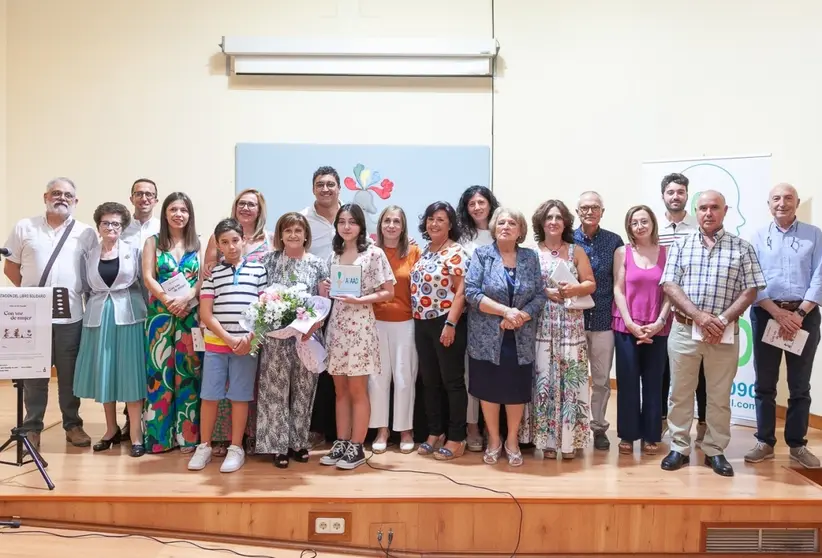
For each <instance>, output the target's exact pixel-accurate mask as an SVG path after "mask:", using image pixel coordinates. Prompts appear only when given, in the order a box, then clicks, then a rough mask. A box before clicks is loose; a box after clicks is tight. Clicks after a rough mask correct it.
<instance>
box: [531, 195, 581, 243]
mask: <svg viewBox="0 0 822 558" xmlns="http://www.w3.org/2000/svg"><path fill="white" fill-rule="evenodd" d="M555 207H556V208H557V209H559V213H560V215H562V222H563V224H564V225H565V227H564V228H563V229H562V241H563V242H565V243H566V244H573V243H574V216H573V215H571V212H570V211H568V206H566V205H565V204H564V203H562V202H561V201H560V200H548V201H546V202H542V203H541V204H540V206H539V207H538V208H537V210H536V211H534V216H533V217H531V224H532V225H534V239H535V240H536V241H537V242H545V220H546V219H547V218H548V212H549V211H551V210H552V209H553V208H555Z"/></svg>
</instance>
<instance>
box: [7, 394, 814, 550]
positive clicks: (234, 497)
mask: <svg viewBox="0 0 822 558" xmlns="http://www.w3.org/2000/svg"><path fill="white" fill-rule="evenodd" d="M615 395H616V394H614V396H615ZM13 397H14V392H13V390H12V389H11V386H10V385H7V384H3V385H0V433H2V434H4V436H3V439H5V433H6V432H8V429H9V428H10V427H11V426H12V423H13V420H14V414H13V413H14V407H13V405H14V399H13ZM50 401H51V405H50V406H49V411H48V413H47V421H46V423H47V425H50V427H49V428H48V429H47V430H46V431H45V432H44V433H43V437H42V448H41V450H42V453H43V456H44V458H45V459H46V460H47V461H48V463H49V467H48V472H49V474H50V475H51V478H52V480H53V482H54V484H55V485H56V489H55V490H54V491H48V490H47V489H46V487H45V484H44V483H43V480H42V478H41V477H40V475H39V473H38V472H37V470H36V469H35V468H34V466H33V465H27V466H25V467H23V468H21V469H17V468H15V467H11V466H0V517H6V516H11V515H16V516H20V517H22V518H24V520H25V519H31V520H40V521H46V522H55V524H60V525H62V526H66V525H68V526H71V525H76V526H81V527H82V528H86V529H91V528H103V527H112V528H121V529H126V530H129V529H130V530H133V531H138V532H163V533H177V534H188V535H190V536H194V535H195V534H199V535H208V536H216V537H223V536H224V537H234V538H235V539H237V538H238V539H237V540H247V541H254V540H267V541H271V540H279V541H285V542H290V543H298V544H300V543H305V544H306V546H309V545H316V544H320V545H331V546H334V547H339V548H350V549H352V550H353V549H375V548H379V547H378V544H377V540H376V536H377V532H378V531H379V530H382V531H383V532H384V533H387V532H388V530H389V529H391V530H392V531H393V533H394V538H393V544H392V547H391V548H392V552H394V551H396V552H401V551H407V552H412V553H420V554H431V553H451V554H456V553H467V554H471V555H476V554H477V553H480V552H484V553H497V554H500V555H510V554H511V553H512V552H513V550H514V548H515V547H516V546H517V539H518V538H519V546H518V552H517V554H518V555H527V554H533V555H549V554H563V553H589V554H606V553H643V552H645V553H648V552H653V553H683V552H684V553H698V552H701V551H703V550H704V529H705V528H706V527H708V526H722V525H727V526H745V525H754V524H755V525H758V526H761V525H771V526H785V525H789V524H790V525H793V524H802V525H803V526H808V525H817V524H822V488H820V486H819V485H818V484H816V483H815V482H813V481H812V480H810V479H809V478H808V476H811V477H813V474H811V475H803V474H802V473H801V472H800V471H799V470H798V469H797V467H798V465H795V464H793V463H791V462H790V460H789V459H788V454H787V449H786V448H785V446H784V444H782V445H779V446H778V448H777V457H776V459H774V460H772V461H769V462H766V463H762V464H759V465H749V464H746V463H744V462H743V459H742V456H743V455H744V453H745V452H746V451H747V450H748V449H749V448H750V446H751V445H752V443H753V430H752V429H750V428H744V427H734V432H733V439H732V442H731V446H730V447H729V449H728V452H727V456H728V458H729V460H730V461H731V463H732V464H733V466H734V468H735V470H736V476H735V477H733V478H723V477H719V476H718V475H716V474H714V473H713V472H712V471H711V470H710V469H709V468H707V467H705V466H703V465H701V461H702V454H701V452H698V451H696V452H694V454H693V455H692V464H691V466H689V467H686V468H685V469H683V470H681V471H677V472H665V471H662V470H661V469H660V467H659V463H660V460H661V458H662V457H663V456H664V454H665V452H667V446H666V445H665V444H663V446H664V447H663V448H662V451H661V452H660V455H658V456H654V457H645V456H641V455H640V454H639V452H638V451H637V452H636V453H635V454H634V455H633V456H621V455H619V454H618V452H617V448H616V444H617V442H618V440H616V439H615V434H614V433H613V432H612V433H611V442H612V446H611V451H610V452H599V451H595V450H593V448H589V449H587V450H585V452H583V454H582V455H581V456H579V457H577V458H576V459H574V460H573V461H561V462H560V461H548V460H543V461H538V460H536V459H535V458H534V457H532V455H531V454H530V453H527V454H526V456H525V464H524V465H523V466H522V467H519V468H512V467H509V466H508V465H507V462H504V461H501V462H500V464H498V465H496V466H494V467H491V466H488V465H485V464H484V463H483V462H482V459H481V454H479V453H466V455H465V456H464V457H462V458H460V459H457V460H455V461H453V462H449V463H441V462H437V461H434V460H433V459H431V458H423V457H420V456H417V455H416V454H411V455H402V454H400V453H399V452H398V451H396V448H389V451H388V452H387V453H385V454H383V455H375V456H373V457H372V458H371V459H370V460H369V464H370V465H372V466H373V468H372V467H368V466H363V467H360V468H359V469H357V470H355V471H352V472H343V471H339V470H336V469H334V468H328V467H322V466H320V465H319V464H318V462H317V461H318V457H319V455H321V453H322V450H318V451H315V452H313V453H312V459H311V461H310V462H309V463H308V464H295V463H292V464H291V466H290V467H289V468H288V469H287V470H284V471H283V470H280V469H276V468H274V467H273V465H272V464H271V463H270V461H268V460H266V459H263V458H261V457H251V458H248V459H247V461H246V465H245V466H244V468H243V469H242V470H241V471H239V472H236V473H232V474H221V473H220V472H219V462H218V461H216V460H215V462H212V463H211V464H210V465H209V466H208V467H207V468H206V470H204V471H201V472H189V471H188V470H187V469H186V464H187V462H188V457H189V456H187V455H181V454H180V453H179V452H172V453H170V454H166V455H159V456H153V455H146V456H144V457H142V458H139V459H133V458H131V457H129V456H128V445H127V444H124V445H121V446H120V447H116V446H115V447H114V449H113V450H111V451H109V452H103V453H99V454H95V453H93V452H92V451H91V449H90V448H86V449H80V448H74V447H71V446H69V445H68V444H67V443H66V442H65V439H64V435H63V430H62V427H61V426H60V424H59V412H58V410H57V405H56V403H57V393H56V386H54V385H52V397H51V398H50ZM611 402H612V403H614V402H615V397H613V398H612V399H611ZM611 408H612V409H614V408H615V404H614V405H611ZM81 411H82V415H83V417H84V419H85V421H86V430H87V431H88V433H89V435H90V436H91V437H92V439H93V440H95V441H96V440H97V439H98V438H99V437H100V436H101V435H102V434H103V432H104V429H105V428H104V423H103V412H102V406H100V405H97V404H95V403H93V402H89V401H84V402H83V405H82V409H81ZM612 414H613V413H612ZM614 418H615V417H611V420H612V423H613V422H614ZM780 435H781V432H780ZM809 439H810V440H811V444H810V447H811V448H815V449H816V450H818V451H819V452H822V433H820V432H819V431H812V432H811V434H810V437H809ZM666 441H667V440H666ZM2 458H3V459H5V460H8V459H10V458H11V452H10V451H6V452H4V453H3V454H2ZM376 469H380V470H376ZM414 471H417V472H414ZM442 475H447V476H449V477H451V478H452V479H453V480H454V481H456V482H458V483H460V484H459V485H457V484H455V483H454V482H451V481H449V480H448V479H446V478H444V476H442ZM815 480H817V481H822V479H820V478H816V479H815ZM467 485H475V487H472V486H467ZM478 487H484V488H485V489H483V488H478ZM493 491H496V492H493ZM506 492H509V493H511V495H513V497H515V498H516V500H517V502H515V501H514V500H513V499H512V496H511V495H508V494H505V493H506ZM520 509H521V510H522V521H520ZM315 516H323V517H342V518H345V519H346V522H347V526H346V532H345V534H344V535H342V536H336V537H335V536H333V535H314V534H313V529H312V527H313V518H314V517H315ZM383 544H384V543H383Z"/></svg>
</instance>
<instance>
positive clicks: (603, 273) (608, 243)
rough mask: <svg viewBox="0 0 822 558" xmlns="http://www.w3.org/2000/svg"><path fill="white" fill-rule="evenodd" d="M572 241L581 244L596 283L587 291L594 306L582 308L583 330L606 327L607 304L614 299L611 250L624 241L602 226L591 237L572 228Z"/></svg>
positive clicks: (608, 328) (609, 326)
mask: <svg viewBox="0 0 822 558" xmlns="http://www.w3.org/2000/svg"><path fill="white" fill-rule="evenodd" d="M574 244H578V245H579V246H582V249H583V250H585V254H586V255H587V256H588V259H589V260H591V269H593V271H594V281H596V284H597V288H596V290H595V291H594V293H593V294H592V295H591V297H592V298H593V299H594V307H593V308H591V309H590V310H585V312H584V316H585V331H610V329H611V317H612V316H611V314H612V309H611V305H612V304H613V302H614V252H616V249H617V248H619V247H620V246H623V245H624V244H625V243H624V242H623V241H622V237H621V236H619V235H618V234H616V233H612V232H611V231H606V230H605V229H603V228H599V229H598V230H597V232H595V233H594V236H593V238H588V237H587V236H585V233H584V232H582V227H579V228H578V229H577V230H575V231H574Z"/></svg>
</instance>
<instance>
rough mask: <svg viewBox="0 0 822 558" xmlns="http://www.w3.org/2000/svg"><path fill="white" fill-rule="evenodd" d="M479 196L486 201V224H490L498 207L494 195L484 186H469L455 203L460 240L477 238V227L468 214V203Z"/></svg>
mask: <svg viewBox="0 0 822 558" xmlns="http://www.w3.org/2000/svg"><path fill="white" fill-rule="evenodd" d="M477 194H479V195H480V196H482V197H483V198H485V199H486V200H488V205H489V211H488V222H489V223H490V222H491V215H493V214H494V212H495V211H496V210H497V208H498V207H499V201H497V198H496V196H494V193H493V192H491V190H489V189H488V188H486V187H485V186H469V187H468V188H467V189H466V190H465V191H464V192H463V193H462V195H461V196H460V201H459V202H458V203H457V220H458V221H459V230H460V240H473V239H475V238H477V225H476V223H474V218H473V217H471V214H470V213H469V212H468V202H469V201H471V198H473V197H474V196H475V195H477Z"/></svg>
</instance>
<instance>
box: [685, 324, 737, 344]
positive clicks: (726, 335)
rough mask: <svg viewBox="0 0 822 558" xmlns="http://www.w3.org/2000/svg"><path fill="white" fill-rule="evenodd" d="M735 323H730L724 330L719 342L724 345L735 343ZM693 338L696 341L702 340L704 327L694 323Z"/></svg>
mask: <svg viewBox="0 0 822 558" xmlns="http://www.w3.org/2000/svg"><path fill="white" fill-rule="evenodd" d="M734 329H736V328H735V327H734V324H728V325H727V326H726V327H725V329H724V330H722V339H720V340H719V343H720V344H722V345H733V343H734ZM691 339H693V340H694V341H702V339H703V336H702V328H701V327H699V326H698V325H696V324H694V325H693V327H692V328H691Z"/></svg>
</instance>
